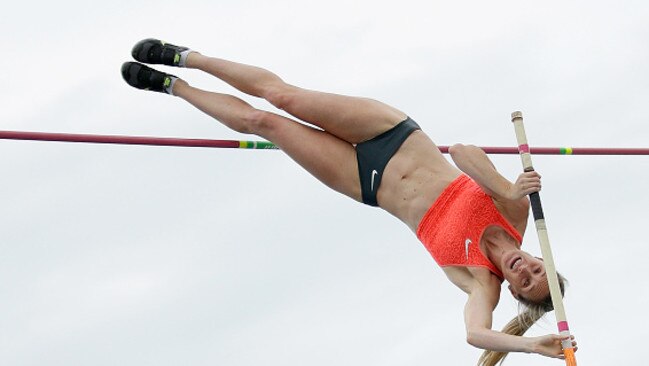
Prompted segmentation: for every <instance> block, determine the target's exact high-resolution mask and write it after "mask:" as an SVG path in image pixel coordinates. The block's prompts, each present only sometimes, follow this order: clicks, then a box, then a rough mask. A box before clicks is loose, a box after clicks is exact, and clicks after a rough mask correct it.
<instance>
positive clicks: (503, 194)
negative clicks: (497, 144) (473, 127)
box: [449, 144, 541, 202]
mask: <svg viewBox="0 0 649 366" xmlns="http://www.w3.org/2000/svg"><path fill="white" fill-rule="evenodd" d="M449 154H450V155H451V158H452V159H453V162H455V165H457V167H458V168H460V170H462V171H463V172H464V173H466V174H467V175H468V176H470V177H471V178H472V179H473V180H474V181H475V182H476V183H478V185H479V186H480V188H482V190H483V191H484V192H485V193H486V194H488V195H490V196H492V197H494V198H495V199H496V200H498V201H501V202H503V201H506V200H509V201H518V200H520V199H521V198H523V197H526V196H527V195H528V194H530V193H533V192H538V191H539V190H540V189H541V176H540V175H539V174H538V173H536V172H526V173H523V174H521V175H520V176H519V177H518V179H517V180H516V182H515V183H512V182H510V181H509V180H507V179H506V178H505V177H503V176H502V175H501V174H500V173H499V172H498V170H496V167H495V166H494V165H493V163H492V162H491V160H489V157H488V156H487V154H485V152H484V151H483V150H482V149H481V148H479V147H477V146H473V145H463V144H455V145H453V146H451V147H450V148H449Z"/></svg>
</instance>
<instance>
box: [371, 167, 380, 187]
mask: <svg viewBox="0 0 649 366" xmlns="http://www.w3.org/2000/svg"><path fill="white" fill-rule="evenodd" d="M378 174H379V172H377V171H376V170H372V182H371V184H370V191H374V177H375V176H377V175H378Z"/></svg>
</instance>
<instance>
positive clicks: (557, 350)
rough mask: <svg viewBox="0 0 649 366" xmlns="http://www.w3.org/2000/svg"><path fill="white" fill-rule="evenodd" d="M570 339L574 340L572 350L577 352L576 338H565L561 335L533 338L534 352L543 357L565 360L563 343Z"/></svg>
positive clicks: (571, 336)
mask: <svg viewBox="0 0 649 366" xmlns="http://www.w3.org/2000/svg"><path fill="white" fill-rule="evenodd" d="M568 338H570V339H571V340H572V348H573V349H574V351H575V352H577V342H576V341H575V336H573V335H570V336H563V335H560V334H548V335H545V336H541V337H534V338H532V343H533V346H532V350H533V352H534V353H538V354H540V355H543V356H548V357H554V358H560V359H564V358H565V356H564V355H563V349H562V348H561V341H563V340H564V339H565V340H567V339H568Z"/></svg>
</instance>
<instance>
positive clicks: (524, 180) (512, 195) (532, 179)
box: [509, 171, 541, 200]
mask: <svg viewBox="0 0 649 366" xmlns="http://www.w3.org/2000/svg"><path fill="white" fill-rule="evenodd" d="M540 190H541V175H540V174H539V173H537V172H535V171H531V172H525V173H523V174H521V175H519V176H518V179H516V183H514V184H513V185H512V186H511V188H510V191H509V199H511V200H518V199H521V198H523V197H525V196H527V195H528V194H530V193H534V192H539V191H540Z"/></svg>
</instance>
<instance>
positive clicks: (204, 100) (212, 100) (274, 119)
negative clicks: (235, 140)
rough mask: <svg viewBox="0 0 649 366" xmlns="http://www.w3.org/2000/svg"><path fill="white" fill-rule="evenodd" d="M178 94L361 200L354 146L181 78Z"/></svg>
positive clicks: (331, 186) (344, 192) (176, 83)
mask: <svg viewBox="0 0 649 366" xmlns="http://www.w3.org/2000/svg"><path fill="white" fill-rule="evenodd" d="M173 94H174V95H177V96H179V97H181V98H183V99H185V100H186V101H188V102H189V103H191V104H192V105H194V106H195V107H196V108H198V109H200V110H201V111H203V112H205V113H207V114H208V115H210V116H212V117H213V118H215V119H217V120H218V121H220V122H222V123H223V124H224V125H226V126H228V127H230V128H231V129H233V130H235V131H238V132H241V133H248V134H255V135H258V136H261V137H263V138H265V139H267V140H269V141H271V142H273V143H274V144H276V145H277V146H278V147H279V148H280V149H281V150H282V151H284V152H285V153H286V154H288V155H289V156H290V157H291V158H292V159H293V160H295V161H296V162H297V163H298V164H300V165H301V166H302V167H303V168H304V169H306V170H307V171H308V172H309V173H311V174H312V175H313V176H315V177H316V178H317V179H319V180H320V181H322V182H323V183H324V184H326V185H327V186H329V187H330V188H332V189H334V190H336V191H338V192H340V193H343V194H345V195H347V196H349V197H351V198H353V199H355V200H357V201H360V200H361V193H360V182H359V178H358V164H357V162H356V151H355V150H354V147H353V146H352V145H351V144H349V143H348V142H346V141H343V140H341V139H339V138H337V137H335V136H333V135H332V134H330V133H328V132H325V131H321V130H318V129H315V128H312V127H309V126H306V125H303V124H301V123H298V122H295V121H293V120H291V119H289V118H286V117H283V116H280V115H278V114H275V113H271V112H266V111H262V110H258V109H255V108H253V107H252V106H250V105H249V104H248V103H246V102H245V101H243V100H241V99H239V98H237V97H235V96H232V95H228V94H219V93H213V92H208V91H204V90H200V89H197V88H194V87H192V86H190V85H189V84H187V83H186V82H185V81H183V80H180V79H178V80H177V81H176V82H175V83H174V86H173Z"/></svg>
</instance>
